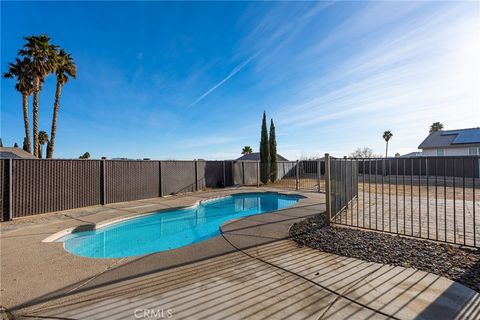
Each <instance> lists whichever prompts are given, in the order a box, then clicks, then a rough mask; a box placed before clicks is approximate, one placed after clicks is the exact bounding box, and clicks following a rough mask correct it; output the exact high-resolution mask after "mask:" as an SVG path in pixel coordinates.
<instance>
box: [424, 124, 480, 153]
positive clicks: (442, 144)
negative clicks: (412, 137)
mask: <svg viewBox="0 0 480 320" xmlns="http://www.w3.org/2000/svg"><path fill="white" fill-rule="evenodd" d="M478 144H480V128H469V129H459V130H445V131H436V132H432V133H430V134H429V135H428V137H427V138H426V139H425V140H423V142H422V143H421V144H420V145H419V146H418V148H419V149H428V148H447V147H456V146H469V145H478Z"/></svg>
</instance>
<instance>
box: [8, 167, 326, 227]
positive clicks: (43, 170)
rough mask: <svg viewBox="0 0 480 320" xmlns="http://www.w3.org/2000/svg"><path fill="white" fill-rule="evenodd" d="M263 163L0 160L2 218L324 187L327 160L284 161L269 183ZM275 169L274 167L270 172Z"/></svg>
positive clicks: (317, 189)
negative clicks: (214, 191) (198, 194)
mask: <svg viewBox="0 0 480 320" xmlns="http://www.w3.org/2000/svg"><path fill="white" fill-rule="evenodd" d="M267 169H268V168H266V167H265V166H264V165H262V164H260V163H259V162H258V161H205V160H194V161H176V160H175V161H174V160H168V161H153V160H61V159H60V160H56V159H0V179H1V181H0V182H1V183H0V201H1V203H2V206H1V211H0V217H1V219H2V220H10V219H13V218H18V217H24V216H30V215H35V214H41V213H46V212H54V211H61V210H68V209H75V208H82V207H88V206H93V205H104V204H109V203H116V202H124V201H132V200H141V199H149V198H155V197H162V196H166V195H172V194H179V193H187V192H194V191H198V190H202V189H204V188H216V187H228V186H241V185H247V186H262V185H269V186H272V187H277V188H288V189H294V190H304V191H315V192H319V191H321V190H323V188H324V187H323V185H324V176H323V174H324V172H325V165H324V163H323V161H285V162H278V163H277V165H276V169H275V171H274V173H270V174H269V175H270V176H269V177H270V179H269V181H268V182H264V181H262V179H261V176H260V175H261V173H262V170H267ZM269 172H270V171H269Z"/></svg>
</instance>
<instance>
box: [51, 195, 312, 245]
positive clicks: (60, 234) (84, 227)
mask: <svg viewBox="0 0 480 320" xmlns="http://www.w3.org/2000/svg"><path fill="white" fill-rule="evenodd" d="M255 193H263V194H268V193H270V194H279V195H284V196H293V195H295V196H297V197H299V201H298V202H297V203H295V204H294V205H293V206H291V207H289V208H293V207H295V206H297V205H298V204H299V203H300V202H301V201H302V200H304V199H307V198H308V197H305V196H304V195H301V194H298V193H293V192H288V193H286V192H278V191H259V192H253V191H249V192H238V193H233V194H229V195H223V196H212V197H206V198H204V199H199V200H196V201H195V202H194V203H193V204H192V205H188V206H178V207H173V208H165V209H160V210H155V211H150V212H144V213H138V214H134V215H131V216H127V217H121V218H112V219H107V220H105V221H101V222H98V223H93V224H82V225H79V226H75V227H71V228H67V229H64V230H61V231H58V232H56V233H54V234H52V235H50V236H48V237H46V238H45V239H43V240H42V242H44V243H51V242H62V241H59V240H60V239H61V238H63V237H65V236H68V235H70V234H72V233H77V232H83V231H95V230H99V229H102V228H105V227H108V226H111V225H113V224H117V223H120V222H124V221H128V220H132V219H136V218H139V217H147V216H150V215H155V214H162V213H165V212H166V211H172V210H185V209H191V208H195V207H198V206H199V205H200V204H202V203H209V202H212V201H215V200H218V199H222V198H228V197H232V196H235V195H240V194H241V195H246V194H255ZM285 209H287V208H285ZM285 209H280V210H275V211H270V212H264V213H272V212H279V211H282V210H285ZM240 218H242V217H240ZM240 218H234V219H230V220H228V221H225V222H224V223H223V224H222V225H221V226H220V227H219V228H220V229H221V228H222V226H223V225H226V224H228V223H231V222H233V221H235V220H238V219H240Z"/></svg>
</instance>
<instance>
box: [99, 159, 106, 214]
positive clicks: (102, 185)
mask: <svg viewBox="0 0 480 320" xmlns="http://www.w3.org/2000/svg"><path fill="white" fill-rule="evenodd" d="M100 174H101V179H100V190H102V205H106V204H107V192H106V183H105V160H102V162H100Z"/></svg>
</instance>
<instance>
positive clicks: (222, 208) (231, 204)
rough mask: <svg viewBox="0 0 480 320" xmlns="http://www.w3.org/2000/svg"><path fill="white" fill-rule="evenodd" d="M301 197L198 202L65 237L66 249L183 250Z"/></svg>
mask: <svg viewBox="0 0 480 320" xmlns="http://www.w3.org/2000/svg"><path fill="white" fill-rule="evenodd" d="M299 199H300V196H295V195H285V194H280V193H242V194H235V195H231V196H227V197H222V198H217V199H212V200H206V201H201V202H200V203H198V204H197V205H195V206H193V207H189V208H181V209H172V210H168V211H162V212H156V213H152V214H148V215H144V216H140V217H136V218H132V219H129V220H126V221H122V222H118V223H114V224H111V225H108V226H105V227H103V228H100V229H97V230H93V231H82V232H75V233H72V234H69V235H66V236H64V237H63V238H61V239H60V240H59V241H62V242H63V245H64V248H65V250H67V251H68V252H70V253H73V254H75V255H78V256H82V257H90V258H122V257H131V256H138V255H144V254H149V253H154V252H159V251H165V250H170V249H175V248H179V247H183V246H186V245H189V244H192V243H195V242H200V241H203V240H206V239H209V238H212V237H215V236H217V235H219V234H220V226H221V225H222V224H224V223H225V222H227V221H229V220H232V219H236V218H240V217H247V216H251V215H255V214H261V213H266V212H272V211H276V210H280V209H284V208H287V207H290V206H292V205H294V204H295V203H297V202H298V201H299Z"/></svg>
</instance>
